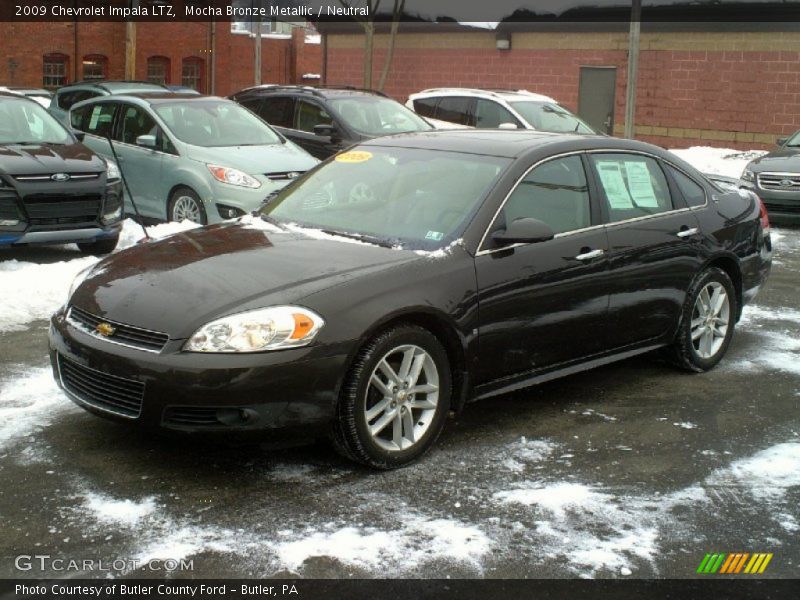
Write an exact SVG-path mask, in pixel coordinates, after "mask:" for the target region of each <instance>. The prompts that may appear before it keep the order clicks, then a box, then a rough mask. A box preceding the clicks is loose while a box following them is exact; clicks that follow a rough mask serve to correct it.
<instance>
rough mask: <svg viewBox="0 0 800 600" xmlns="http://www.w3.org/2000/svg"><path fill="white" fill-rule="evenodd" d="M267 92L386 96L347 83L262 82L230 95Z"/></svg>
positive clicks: (237, 95)
mask: <svg viewBox="0 0 800 600" xmlns="http://www.w3.org/2000/svg"><path fill="white" fill-rule="evenodd" d="M269 94H301V95H311V96H316V97H318V98H329V97H342V96H380V97H383V98H386V97H387V96H386V94H384V93H383V92H379V91H377V90H367V89H363V88H356V87H352V86H349V85H341V86H324V85H323V86H310V85H277V84H272V83H268V84H264V85H257V86H253V87H249V88H244V89H243V90H239V91H238V92H236V93H235V94H231V97H244V96H262V95H269Z"/></svg>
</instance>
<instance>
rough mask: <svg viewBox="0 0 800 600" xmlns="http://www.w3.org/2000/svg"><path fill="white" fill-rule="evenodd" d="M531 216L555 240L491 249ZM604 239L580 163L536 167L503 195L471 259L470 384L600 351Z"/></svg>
mask: <svg viewBox="0 0 800 600" xmlns="http://www.w3.org/2000/svg"><path fill="white" fill-rule="evenodd" d="M523 217H532V218H535V219H538V220H540V221H542V222H544V223H546V224H547V225H549V226H550V227H551V228H552V229H553V231H554V232H555V234H556V236H555V238H553V239H552V240H549V241H544V242H539V243H534V244H515V245H511V246H505V247H503V246H498V245H497V244H496V243H493V242H492V237H491V236H492V233H493V232H495V231H498V230H503V229H505V228H506V226H507V224H508V223H511V222H512V221H514V220H515V219H518V218H523ZM607 254H608V237H607V234H606V230H605V228H604V227H603V226H602V224H601V222H600V214H599V211H598V210H597V208H596V206H594V205H593V203H592V202H591V201H590V194H589V184H588V180H587V176H586V169H585V166H584V160H583V159H582V157H581V155H578V154H573V155H569V156H563V157H559V158H554V159H550V160H548V161H546V162H543V163H541V164H539V165H538V166H536V167H535V168H534V169H533V170H531V171H530V172H529V173H528V174H527V175H526V176H525V177H524V178H523V179H522V180H521V181H520V182H519V183H518V184H517V186H516V188H515V189H514V190H513V192H512V193H511V194H510V195H509V197H508V199H507V200H506V203H505V205H504V206H503V207H502V209H501V210H500V212H499V213H498V215H497V217H496V218H495V221H494V223H493V224H492V225H491V226H490V228H489V230H488V233H487V236H486V239H485V240H484V242H483V244H482V246H481V248H480V250H479V252H478V254H477V256H476V258H475V267H476V273H477V281H478V294H479V329H478V332H479V351H478V354H479V361H478V363H479V364H478V367H477V370H476V371H477V380H476V384H477V385H481V384H486V383H490V382H493V381H496V380H498V379H505V378H515V377H518V378H520V379H525V378H527V377H530V376H534V375H535V374H536V373H537V372H539V371H546V370H548V369H551V368H555V367H557V366H559V365H563V364H565V363H569V362H570V361H574V360H577V359H582V358H585V357H589V356H592V355H595V354H598V353H600V352H602V351H603V350H604V349H605V348H606V343H605V338H606V324H605V321H606V316H607V313H608V302H609V290H608V281H607V280H608V260H607Z"/></svg>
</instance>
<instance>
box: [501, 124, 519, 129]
mask: <svg viewBox="0 0 800 600" xmlns="http://www.w3.org/2000/svg"><path fill="white" fill-rule="evenodd" d="M497 128H498V129H519V127H517V126H516V124H514V123H500V125H498V126H497Z"/></svg>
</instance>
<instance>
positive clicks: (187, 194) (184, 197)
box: [167, 187, 208, 225]
mask: <svg viewBox="0 0 800 600" xmlns="http://www.w3.org/2000/svg"><path fill="white" fill-rule="evenodd" d="M179 201H180V202H187V201H192V202H193V203H194V207H195V211H196V214H197V218H196V219H195V218H190V219H189V220H191V221H194V222H195V223H199V224H200V225H207V224H208V216H207V215H206V209H205V207H204V206H203V201H202V200H200V196H198V195H197V193H196V192H195V191H194V190H193V189H191V188H188V187H179V188H177V189H176V190H175V191H174V192H172V195H171V196H170V197H169V203H168V204H167V220H168V221H181V220H183V219H181V218H180V215H177V214H176V207H177V206H178V204H179Z"/></svg>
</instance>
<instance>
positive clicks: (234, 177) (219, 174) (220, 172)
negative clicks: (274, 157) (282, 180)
mask: <svg viewBox="0 0 800 600" xmlns="http://www.w3.org/2000/svg"><path fill="white" fill-rule="evenodd" d="M206 166H207V167H208V170H209V171H211V174H212V175H213V176H214V179H216V180H217V181H221V182H222V183H228V184H230V185H238V186H240V187H247V188H253V189H256V188H260V187H261V182H260V181H259V180H258V179H256V178H255V177H251V176H250V175H248V174H247V173H242V172H241V171H239V170H238V169H231V168H230V167H219V166H217V165H206Z"/></svg>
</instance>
